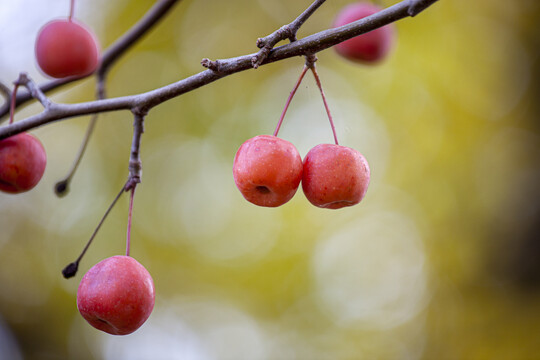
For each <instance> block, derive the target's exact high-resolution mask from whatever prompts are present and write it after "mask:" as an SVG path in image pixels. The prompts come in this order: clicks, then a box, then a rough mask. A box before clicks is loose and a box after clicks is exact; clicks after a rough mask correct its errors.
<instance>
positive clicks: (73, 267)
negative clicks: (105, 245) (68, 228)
mask: <svg viewBox="0 0 540 360" xmlns="http://www.w3.org/2000/svg"><path fill="white" fill-rule="evenodd" d="M126 184H127V182H126ZM125 187H126V185H124V186H122V190H120V192H119V193H118V195H116V197H115V198H114V200H113V202H112V203H111V205H109V208H108V209H107V211H105V214H104V215H103V217H102V218H101V220H100V221H99V224H98V226H97V227H96V229H95V230H94V232H93V233H92V236H90V239H89V240H88V242H87V243H86V246H85V247H84V249H83V251H82V252H81V254H80V255H79V257H78V258H77V260H75V261H74V262H72V263H70V264H69V265H68V266H66V267H65V268H64V270H62V274H63V275H64V277H65V278H66V279H68V278H70V277H73V276H75V274H76V273H77V270H78V268H79V262H80V261H81V259H82V258H83V256H84V254H85V253H86V251H87V250H88V248H89V247H90V244H92V241H93V240H94V238H95V237H96V235H97V233H98V231H99V229H100V228H101V225H103V223H104V222H105V219H106V218H107V216H108V215H109V213H110V212H111V210H112V209H113V207H114V205H116V202H117V201H118V199H120V196H122V194H123V193H124V191H125Z"/></svg>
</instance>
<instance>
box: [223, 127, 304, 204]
mask: <svg viewBox="0 0 540 360" xmlns="http://www.w3.org/2000/svg"><path fill="white" fill-rule="evenodd" d="M233 176H234V182H235V183H236V186H237V187H238V189H239V190H240V192H241V193H242V195H243V196H244V198H245V199H246V200H248V201H249V202H251V203H253V204H255V205H259V206H265V207H276V206H280V205H283V204H285V203H286V202H287V201H289V200H290V199H291V198H292V197H293V196H294V194H295V193H296V190H297V189H298V186H299V184H300V180H302V158H301V156H300V154H299V153H298V150H297V149H296V147H295V146H294V145H293V144H291V143H290V142H288V141H287V140H283V139H281V138H278V137H276V136H271V135H259V136H256V137H254V138H251V139H249V140H247V141H246V142H244V143H243V144H242V145H241V146H240V148H239V149H238V151H237V153H236V156H235V158H234V164H233Z"/></svg>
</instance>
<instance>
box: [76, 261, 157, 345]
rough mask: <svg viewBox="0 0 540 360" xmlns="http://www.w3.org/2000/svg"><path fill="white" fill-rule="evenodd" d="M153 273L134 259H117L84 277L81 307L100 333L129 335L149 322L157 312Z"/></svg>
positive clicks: (85, 316)
mask: <svg viewBox="0 0 540 360" xmlns="http://www.w3.org/2000/svg"><path fill="white" fill-rule="evenodd" d="M154 300H155V292H154V282H153V281H152V277H151V276H150V273H148V271H147V270H146V269H145V268H144V266H142V265H141V264H140V263H139V262H137V260H135V259H134V258H132V257H130V256H120V255H118V256H113V257H110V258H107V259H105V260H102V261H100V262H99V263H97V264H96V265H94V266H93V267H92V268H91V269H90V270H88V272H87V273H86V274H85V275H84V276H83V278H82V280H81V283H80V284H79V290H78V291H77V307H78V309H79V312H80V313H81V315H82V316H83V318H84V319H85V320H86V321H88V323H89V324H90V325H92V326H93V327H95V328H96V329H98V330H102V331H105V332H106V333H109V334H112V335H127V334H131V333H132V332H134V331H135V330H137V329H138V328H139V327H141V325H142V324H143V323H144V322H145V321H146V319H148V317H149V316H150V313H151V312H152V309H153V308H154Z"/></svg>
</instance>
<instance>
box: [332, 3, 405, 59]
mask: <svg viewBox="0 0 540 360" xmlns="http://www.w3.org/2000/svg"><path fill="white" fill-rule="evenodd" d="M381 10H382V9H381V8H379V7H378V6H376V5H374V4H370V3H364V2H358V3H354V4H350V5H348V6H346V7H344V8H343V10H341V12H340V13H339V14H338V15H337V17H336V19H335V21H334V24H333V26H334V27H338V26H342V25H345V24H349V23H351V22H353V21H356V20H360V19H362V18H365V17H366V16H369V15H373V14H375V13H376V12H379V11H381ZM394 36H395V29H394V25H393V24H389V25H386V26H383V27H381V28H378V29H375V30H373V31H370V32H368V33H365V34H362V35H359V36H356V37H354V38H352V39H349V40H346V41H344V42H342V43H339V44H337V45H336V46H334V49H335V50H336V51H337V52H338V54H340V55H342V56H343V57H345V58H347V59H349V60H352V61H355V62H360V63H364V64H374V63H377V62H379V61H381V60H382V59H384V58H385V57H386V56H387V55H388V53H389V51H390V50H391V49H392V47H393V44H394Z"/></svg>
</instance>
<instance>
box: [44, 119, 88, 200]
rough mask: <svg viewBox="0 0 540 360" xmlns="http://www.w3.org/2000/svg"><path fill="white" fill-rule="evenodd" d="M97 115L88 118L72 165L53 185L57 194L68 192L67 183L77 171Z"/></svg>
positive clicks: (62, 194)
mask: <svg viewBox="0 0 540 360" xmlns="http://www.w3.org/2000/svg"><path fill="white" fill-rule="evenodd" d="M98 116H99V115H98V114H93V115H92V118H90V122H89V123H88V127H87V128H86V132H85V134H84V138H83V141H82V143H81V146H80V147H79V152H78V153H77V155H76V156H75V160H74V161H73V165H71V169H70V170H69V171H68V173H67V175H66V176H65V177H64V178H63V179H62V180H60V181H58V182H57V183H56V184H55V185H54V192H55V193H56V195H57V196H64V195H66V194H67V193H68V191H69V184H70V183H71V180H72V179H73V176H74V175H75V172H76V171H77V168H78V167H79V164H80V163H81V159H82V157H83V155H84V153H85V151H86V147H87V146H88V143H89V142H90V137H91V136H92V133H93V132H94V128H95V127H96V122H97V118H98Z"/></svg>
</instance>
